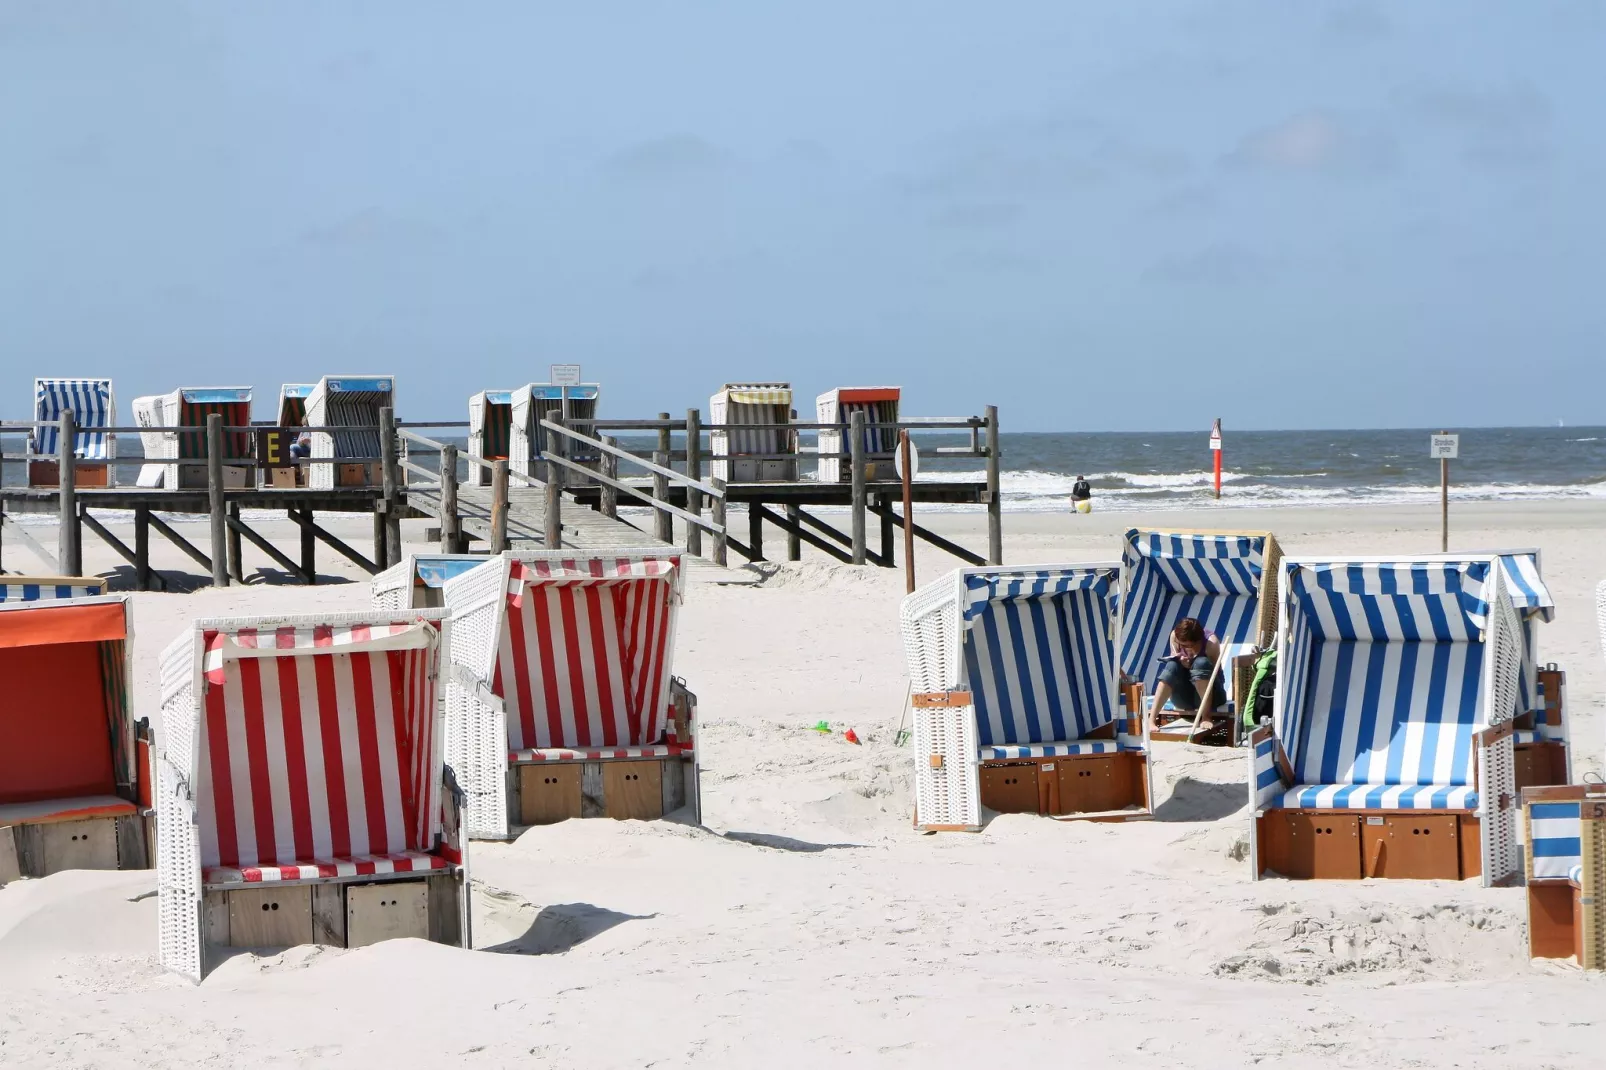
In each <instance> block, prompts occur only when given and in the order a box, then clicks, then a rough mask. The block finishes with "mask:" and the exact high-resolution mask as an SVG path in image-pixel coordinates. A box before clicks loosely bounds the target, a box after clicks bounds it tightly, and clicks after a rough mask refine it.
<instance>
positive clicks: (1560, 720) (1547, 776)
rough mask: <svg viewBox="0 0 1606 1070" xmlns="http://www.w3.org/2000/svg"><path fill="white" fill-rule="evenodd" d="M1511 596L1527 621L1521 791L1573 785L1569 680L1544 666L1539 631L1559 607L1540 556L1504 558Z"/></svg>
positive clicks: (1523, 553) (1518, 738)
mask: <svg viewBox="0 0 1606 1070" xmlns="http://www.w3.org/2000/svg"><path fill="white" fill-rule="evenodd" d="M1500 568H1501V571H1502V572H1503V573H1504V576H1505V581H1506V592H1507V594H1509V595H1510V597H1511V604H1512V606H1514V607H1515V608H1516V610H1517V616H1518V617H1519V618H1520V619H1521V621H1522V677H1521V679H1520V680H1519V682H1518V689H1517V730H1516V733H1515V735H1514V736H1513V739H1514V741H1515V745H1516V752H1517V753H1516V760H1517V790H1519V791H1521V790H1522V789H1523V788H1528V787H1539V786H1543V785H1547V784H1570V783H1572V754H1571V752H1570V750H1569V745H1568V740H1567V702H1566V688H1567V674H1566V673H1564V672H1562V671H1561V669H1559V668H1558V667H1557V666H1556V665H1554V664H1546V665H1541V664H1540V661H1539V634H1538V633H1539V627H1538V626H1539V625H1540V624H1541V623H1545V622H1548V621H1551V620H1554V619H1555V616H1556V603H1555V600H1554V599H1552V598H1551V595H1550V589H1549V588H1548V587H1546V586H1545V581H1544V579H1543V576H1542V574H1541V572H1540V568H1539V551H1538V550H1508V551H1502V552H1501V554H1500Z"/></svg>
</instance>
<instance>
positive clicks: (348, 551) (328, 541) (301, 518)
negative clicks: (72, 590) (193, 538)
mask: <svg viewBox="0 0 1606 1070" xmlns="http://www.w3.org/2000/svg"><path fill="white" fill-rule="evenodd" d="M153 519H154V518H153ZM290 519H291V520H294V521H295V522H296V523H297V524H300V525H301V530H302V532H303V533H305V532H308V531H310V532H312V534H313V535H314V536H315V537H316V538H317V539H318V541H319V542H321V543H323V544H324V545H325V546H328V547H329V548H330V549H331V550H333V551H335V553H337V554H339V555H340V556H341V557H344V558H345V559H346V560H347V561H350V562H351V563H352V564H354V565H356V566H357V567H358V568H360V569H362V570H363V571H364V572H366V573H368V574H369V575H370V576H372V575H373V574H374V573H376V572H378V571H379V569H378V568H376V567H375V566H374V563H373V562H372V561H370V560H368V559H367V558H366V557H364V556H363V555H362V554H359V553H358V552H357V551H356V550H353V549H352V548H351V547H349V546H347V545H346V544H345V543H343V542H341V541H340V540H339V539H338V538H336V537H335V536H333V535H331V534H329V533H328V532H327V531H325V530H324V529H323V528H320V527H319V526H318V525H317V523H316V522H314V521H313V519H312V512H311V510H308V511H307V512H306V513H305V514H296V513H292V514H291V516H290Z"/></svg>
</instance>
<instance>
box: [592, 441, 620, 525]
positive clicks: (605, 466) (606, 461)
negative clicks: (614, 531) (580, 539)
mask: <svg viewBox="0 0 1606 1070" xmlns="http://www.w3.org/2000/svg"><path fill="white" fill-rule="evenodd" d="M597 437H598V441H600V442H602V443H603V444H604V445H607V446H612V447H614V448H615V449H617V448H618V447H619V440H618V439H617V438H614V437H613V436H612V435H599V436H597ZM601 468H602V474H603V475H605V476H607V477H608V478H609V479H618V478H619V458H618V457H615V456H614V455H613V454H611V453H609V452H607V451H606V450H604V451H603V453H602V462H601ZM599 503H600V504H601V506H602V515H603V516H605V517H607V518H608V519H609V520H617V519H619V492H618V491H617V490H615V489H614V488H613V487H610V486H609V485H608V484H606V483H604V484H603V485H602V494H601V497H600V498H599Z"/></svg>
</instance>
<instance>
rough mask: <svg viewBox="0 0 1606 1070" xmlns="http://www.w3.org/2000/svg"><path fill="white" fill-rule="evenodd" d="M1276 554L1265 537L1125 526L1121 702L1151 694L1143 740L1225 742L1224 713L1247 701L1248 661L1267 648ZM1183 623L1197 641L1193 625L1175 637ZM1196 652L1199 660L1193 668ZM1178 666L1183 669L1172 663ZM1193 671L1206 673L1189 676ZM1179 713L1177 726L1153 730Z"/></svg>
mask: <svg viewBox="0 0 1606 1070" xmlns="http://www.w3.org/2000/svg"><path fill="white" fill-rule="evenodd" d="M1281 557H1282V551H1281V550H1280V549H1279V548H1278V546H1277V540H1276V539H1275V538H1273V537H1272V536H1271V535H1270V534H1267V533H1265V532H1213V531H1175V532H1161V531H1139V530H1136V529H1133V530H1131V531H1128V532H1127V533H1126V535H1125V536H1124V537H1123V539H1122V546H1121V591H1122V595H1121V598H1122V610H1121V638H1120V650H1121V672H1122V674H1123V676H1124V677H1125V679H1124V680H1123V684H1124V685H1125V686H1124V687H1123V696H1124V697H1125V698H1126V699H1127V700H1128V701H1130V702H1132V703H1134V706H1133V709H1134V711H1135V710H1137V709H1138V708H1139V707H1140V706H1141V705H1142V704H1143V695H1144V694H1145V693H1147V694H1149V695H1151V696H1153V698H1152V701H1151V702H1150V703H1149V710H1148V712H1147V720H1148V722H1149V725H1148V729H1147V731H1148V734H1149V737H1150V738H1151V739H1158V740H1183V741H1190V742H1201V743H1217V744H1226V743H1230V742H1232V740H1233V738H1234V735H1235V732H1236V718H1235V717H1234V716H1232V715H1233V714H1234V713H1235V712H1237V711H1239V710H1242V709H1243V706H1244V703H1245V701H1246V700H1247V699H1248V697H1249V684H1250V679H1251V676H1252V673H1253V669H1252V667H1251V666H1250V665H1249V659H1248V655H1250V654H1252V653H1254V652H1255V651H1256V650H1257V649H1260V648H1262V647H1268V646H1270V645H1271V641H1272V625H1273V621H1274V620H1275V618H1276V597H1275V594H1274V591H1275V587H1276V576H1277V562H1278V561H1279V560H1280V559H1281ZM1188 620H1192V621H1194V622H1196V623H1197V625H1198V626H1199V630H1200V631H1202V632H1203V633H1204V638H1203V639H1200V638H1199V637H1197V636H1195V634H1194V631H1193V628H1192V626H1187V628H1186V631H1187V634H1188V638H1187V639H1182V638H1179V637H1178V636H1177V635H1176V629H1178V628H1179V627H1183V626H1184V622H1185V621H1188ZM1212 640H1213V642H1212ZM1196 648H1197V649H1196ZM1185 652H1186V653H1185ZM1201 653H1202V654H1203V655H1204V657H1205V660H1204V661H1202V662H1199V661H1196V660H1195V658H1196V657H1197V655H1199V654H1201ZM1179 655H1180V657H1179ZM1184 660H1186V661H1187V663H1188V666H1187V667H1185V666H1183V665H1182V664H1180V663H1181V662H1182V661H1184ZM1193 666H1197V667H1199V668H1201V669H1203V670H1205V672H1204V674H1203V675H1196V674H1195V673H1193V672H1191V671H1188V669H1189V668H1191V667H1193ZM1204 686H1208V688H1209V690H1210V692H1211V694H1210V696H1208V698H1209V699H1210V701H1209V702H1207V703H1203V706H1204V708H1203V709H1202V710H1200V709H1199V706H1200V705H1201V704H1200V703H1199V702H1198V701H1197V699H1198V696H1197V692H1198V691H1199V690H1202V689H1203V688H1204ZM1162 689H1163V691H1164V694H1162V693H1161V692H1162ZM1190 692H1193V693H1194V694H1192V695H1190ZM1179 693H1180V695H1179ZM1168 706H1169V708H1168ZM1190 706H1191V707H1193V709H1192V710H1190V709H1189V707H1190ZM1184 715H1186V717H1185V720H1182V721H1173V722H1172V723H1170V724H1160V723H1159V722H1160V721H1162V720H1166V719H1167V718H1168V717H1169V718H1182V717H1184ZM1196 721H1197V723H1195V722H1196ZM1207 732H1208V733H1209V735H1208V736H1206V735H1205V733H1207Z"/></svg>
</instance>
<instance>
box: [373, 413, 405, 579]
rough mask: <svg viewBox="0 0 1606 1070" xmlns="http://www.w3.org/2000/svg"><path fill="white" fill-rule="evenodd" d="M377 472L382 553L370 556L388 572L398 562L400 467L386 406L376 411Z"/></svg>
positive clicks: (392, 419)
mask: <svg viewBox="0 0 1606 1070" xmlns="http://www.w3.org/2000/svg"><path fill="white" fill-rule="evenodd" d="M379 469H380V472H379V474H380V483H379V486H380V491H381V492H382V493H383V494H384V496H385V503H384V509H383V510H381V511H380V512H378V513H375V514H374V515H375V516H382V517H383V518H384V522H383V532H382V535H383V539H382V541H383V543H384V551H385V552H384V553H383V554H382V555H381V554H378V553H376V554H375V555H374V560H375V561H376V562H378V564H379V567H380V568H381V569H386V568H389V567H390V566H391V565H394V564H396V563H397V562H399V561H400V560H401V517H402V499H401V490H400V485H401V463H400V461H399V460H398V459H397V451H396V412H395V410H394V409H392V408H390V407H389V406H388V405H387V406H385V407H384V408H381V409H380V410H379Z"/></svg>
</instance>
